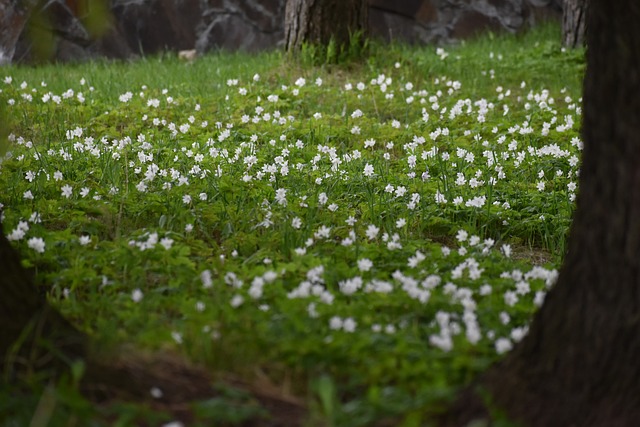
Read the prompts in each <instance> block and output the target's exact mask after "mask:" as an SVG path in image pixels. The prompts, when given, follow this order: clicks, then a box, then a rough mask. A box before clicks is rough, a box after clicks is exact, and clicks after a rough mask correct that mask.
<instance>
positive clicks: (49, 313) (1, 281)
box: [0, 227, 87, 375]
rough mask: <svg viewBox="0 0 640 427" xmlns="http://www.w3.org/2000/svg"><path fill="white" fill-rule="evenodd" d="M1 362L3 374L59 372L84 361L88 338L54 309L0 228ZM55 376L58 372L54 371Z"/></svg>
mask: <svg viewBox="0 0 640 427" xmlns="http://www.w3.org/2000/svg"><path fill="white" fill-rule="evenodd" d="M0 295H1V296H0V325H2V333H0V361H1V362H2V367H3V372H4V373H11V374H12V375H14V374H16V373H24V372H33V371H42V370H45V369H50V368H52V369H53V370H54V371H57V372H60V371H61V370H62V369H64V368H65V367H66V366H67V365H68V364H69V363H70V362H71V361H73V360H74V359H78V358H83V357H84V356H85V352H86V341H87V340H86V337H85V335H84V334H83V333H81V332H80V331H78V330H77V329H76V328H75V327H73V326H72V325H71V324H70V323H69V322H68V321H67V320H66V319H64V318H63V317H62V316H61V315H60V314H59V313H58V312H57V311H56V310H55V309H54V308H52V307H51V306H50V305H49V303H48V302H47V301H46V299H45V297H44V296H42V295H41V294H40V293H39V292H38V289H37V288H36V286H35V285H34V284H33V281H32V279H31V275H30V274H29V273H28V272H27V271H26V270H25V269H24V268H23V267H22V264H21V263H20V258H19V256H18V254H17V252H16V251H15V250H14V249H13V247H12V246H11V244H10V243H9V241H8V240H7V239H6V237H5V235H4V233H3V232H2V228H1V227H0ZM54 373H55V372H54Z"/></svg>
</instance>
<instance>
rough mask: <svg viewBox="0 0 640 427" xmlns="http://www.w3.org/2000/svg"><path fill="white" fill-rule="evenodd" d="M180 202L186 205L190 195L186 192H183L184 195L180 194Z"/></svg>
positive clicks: (189, 200)
mask: <svg viewBox="0 0 640 427" xmlns="http://www.w3.org/2000/svg"><path fill="white" fill-rule="evenodd" d="M182 203H184V204H185V205H188V204H189V203H191V196H190V195H188V194H185V195H184V196H182Z"/></svg>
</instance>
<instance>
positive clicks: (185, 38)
mask: <svg viewBox="0 0 640 427" xmlns="http://www.w3.org/2000/svg"><path fill="white" fill-rule="evenodd" d="M105 1H108V2H109V3H108V8H109V9H110V12H111V17H110V21H109V22H110V26H109V27H108V29H107V31H106V32H105V33H103V34H102V35H101V36H100V37H99V38H96V37H92V36H91V33H90V31H87V28H86V27H85V22H86V19H85V18H86V16H84V15H83V5H84V7H85V8H86V7H88V6H86V5H91V4H97V0H0V28H2V29H3V30H2V31H0V64H2V63H3V62H4V63H7V62H9V61H10V60H13V61H14V62H20V61H22V62H33V61H38V60H42V59H43V58H45V59H53V60H57V61H78V60H87V59H91V58H97V57H106V58H120V59H127V58H134V57H136V56H138V55H149V54H155V53H158V52H163V51H167V50H168V51H175V52H179V51H188V50H195V51H196V52H197V53H198V54H202V53H204V52H207V51H216V50H220V49H223V50H230V51H234V50H239V49H241V50H246V51H250V52H256V51H260V50H265V49H273V48H278V47H280V46H281V45H282V44H283V39H284V28H283V27H284V9H285V3H286V0H242V1H239V0H105ZM561 3H562V0H403V1H397V0H370V13H369V26H370V33H371V35H372V36H373V37H377V38H381V39H383V40H396V41H402V42H408V43H441V44H442V43H451V42H454V41H455V40H458V39H464V38H469V37H473V36H474V35H476V34H478V33H479V32H482V31H486V30H491V31H509V32H516V31H519V30H520V29H522V28H525V27H527V26H531V25H535V24H536V23H537V22H540V21H542V20H545V19H557V20H560V18H561V12H562V9H561ZM85 12H86V11H85ZM103 19H109V18H108V17H104V18H103Z"/></svg>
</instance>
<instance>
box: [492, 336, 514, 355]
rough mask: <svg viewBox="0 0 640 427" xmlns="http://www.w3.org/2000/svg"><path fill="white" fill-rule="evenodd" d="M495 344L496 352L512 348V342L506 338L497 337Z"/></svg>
mask: <svg viewBox="0 0 640 427" xmlns="http://www.w3.org/2000/svg"><path fill="white" fill-rule="evenodd" d="M495 346H496V352H497V353H498V354H504V353H506V352H508V351H509V350H511V349H512V348H513V344H512V343H511V341H510V340H509V339H508V338H498V339H497V340H496V342H495Z"/></svg>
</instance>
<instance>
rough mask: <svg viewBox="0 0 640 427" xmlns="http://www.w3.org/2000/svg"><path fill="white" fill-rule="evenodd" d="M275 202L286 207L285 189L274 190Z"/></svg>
mask: <svg viewBox="0 0 640 427" xmlns="http://www.w3.org/2000/svg"><path fill="white" fill-rule="evenodd" d="M276 202H278V204H279V205H282V206H287V189H286V188H278V189H277V190H276Z"/></svg>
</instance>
